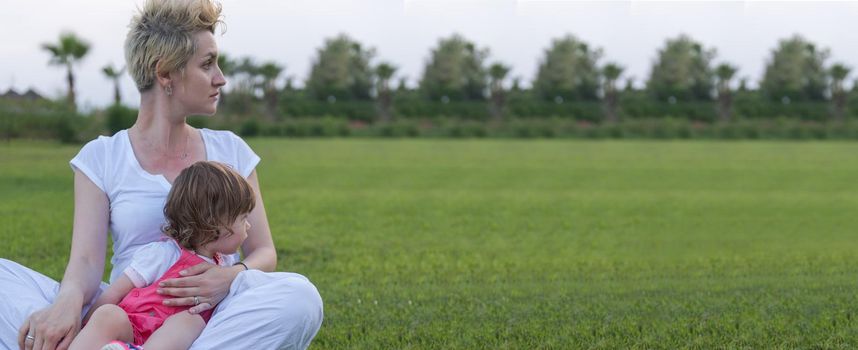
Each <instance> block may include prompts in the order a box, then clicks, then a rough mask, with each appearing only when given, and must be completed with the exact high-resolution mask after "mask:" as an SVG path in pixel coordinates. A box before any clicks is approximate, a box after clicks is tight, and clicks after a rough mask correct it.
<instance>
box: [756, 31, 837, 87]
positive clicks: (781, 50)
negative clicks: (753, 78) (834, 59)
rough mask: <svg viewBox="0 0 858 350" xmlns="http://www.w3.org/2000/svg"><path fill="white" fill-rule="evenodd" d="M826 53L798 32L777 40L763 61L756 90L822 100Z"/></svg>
mask: <svg viewBox="0 0 858 350" xmlns="http://www.w3.org/2000/svg"><path fill="white" fill-rule="evenodd" d="M828 56H829V53H828V50H825V49H822V50H820V49H818V48H817V47H816V45H814V44H813V43H810V42H808V41H807V40H805V39H804V38H802V37H801V36H799V35H795V36H793V37H792V38H789V39H785V40H781V41H780V43H779V44H778V47H777V48H776V49H774V50H773V51H772V58H771V59H770V60H769V62H768V63H767V64H766V70H765V73H764V74H763V80H762V82H761V83H760V90H762V92H763V93H764V94H765V95H766V96H768V97H769V98H771V99H773V100H781V99H783V98H784V97H786V98H789V99H790V100H794V101H823V100H824V99H825V90H826V88H827V86H826V85H827V84H826V71H825V68H824V65H825V60H826V59H827V58H828Z"/></svg>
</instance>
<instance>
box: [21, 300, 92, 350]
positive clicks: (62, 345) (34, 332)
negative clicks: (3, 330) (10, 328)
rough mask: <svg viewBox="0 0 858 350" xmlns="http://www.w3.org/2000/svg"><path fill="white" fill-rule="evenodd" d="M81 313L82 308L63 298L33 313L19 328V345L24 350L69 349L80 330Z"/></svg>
mask: <svg viewBox="0 0 858 350" xmlns="http://www.w3.org/2000/svg"><path fill="white" fill-rule="evenodd" d="M80 314H81V308H75V307H74V306H70V305H66V304H65V303H63V302H62V301H61V300H58V301H57V302H56V303H54V304H53V305H51V306H49V307H47V308H44V309H42V310H39V311H36V312H34V313H32V314H31V315H30V317H29V318H27V320H26V321H24V324H23V325H21V328H20V329H19V330H18V346H19V347H21V349H22V350H31V349H35V350H55V349H56V350H66V349H68V347H69V345H70V344H71V342H72V340H73V339H74V337H75V336H76V335H77V333H78V332H80ZM30 337H32V338H30Z"/></svg>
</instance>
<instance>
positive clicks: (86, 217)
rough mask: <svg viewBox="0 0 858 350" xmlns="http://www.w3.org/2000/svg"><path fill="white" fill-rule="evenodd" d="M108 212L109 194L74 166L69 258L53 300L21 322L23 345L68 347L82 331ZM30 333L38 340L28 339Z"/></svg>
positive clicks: (97, 277) (100, 269) (99, 270)
mask: <svg viewBox="0 0 858 350" xmlns="http://www.w3.org/2000/svg"><path fill="white" fill-rule="evenodd" d="M109 216H110V212H109V200H108V199H107V195H105V194H104V192H102V191H101V189H99V188H98V187H97V186H96V185H95V184H94V183H93V182H92V181H91V180H90V179H89V178H88V177H87V176H86V175H84V174H83V173H81V172H80V171H77V170H75V175H74V225H73V228H72V245H71V253H70V255H69V262H68V265H66V271H65V274H64V275H63V280H62V282H61V284H60V291H59V293H58V294H57V297H56V299H54V303H53V304H52V305H51V306H49V307H47V308H45V309H42V310H39V311H37V312H34V313H33V314H31V315H30V317H29V318H28V319H27V320H26V321H24V324H23V325H21V328H20V329H19V333H18V343H19V345H20V346H21V348H22V349H46V350H53V349H56V348H60V349H65V348H67V347H68V345H69V344H70V343H71V341H72V339H73V338H74V336H75V335H77V332H79V331H80V321H81V319H80V316H81V311H82V310H83V306H84V305H85V304H86V303H87V302H88V301H89V300H91V299H92V298H93V297H94V296H95V293H96V291H97V290H98V287H99V285H100V282H101V277H102V275H103V274H104V258H105V255H106V254H107V225H108V218H109ZM31 329H32V330H33V331H31ZM28 334H29V335H31V336H33V337H35V340H33V341H30V340H28V339H25V337H26V336H27V335H28ZM25 340H26V341H25Z"/></svg>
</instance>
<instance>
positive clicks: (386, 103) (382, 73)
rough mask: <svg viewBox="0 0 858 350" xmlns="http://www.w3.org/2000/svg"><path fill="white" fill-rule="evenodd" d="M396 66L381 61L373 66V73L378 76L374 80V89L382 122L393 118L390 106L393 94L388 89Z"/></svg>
mask: <svg viewBox="0 0 858 350" xmlns="http://www.w3.org/2000/svg"><path fill="white" fill-rule="evenodd" d="M396 69H397V67H396V66H394V65H392V64H390V63H387V62H382V63H379V64H378V65H377V66H375V74H376V76H377V77H378V81H377V82H376V91H377V92H378V103H379V107H380V113H379V116H380V117H381V121H382V122H389V121H391V120H392V119H393V116H392V113H391V106H392V105H393V96H392V93H391V91H390V79H392V78H393V75H394V74H395V73H396Z"/></svg>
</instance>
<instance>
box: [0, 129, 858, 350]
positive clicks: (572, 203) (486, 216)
mask: <svg viewBox="0 0 858 350" xmlns="http://www.w3.org/2000/svg"><path fill="white" fill-rule="evenodd" d="M249 143H250V144H251V146H252V147H254V149H255V150H256V151H257V152H258V153H259V154H260V156H262V158H263V162H262V163H261V164H260V166H259V168H258V170H259V176H260V180H261V183H262V187H263V191H264V192H263V195H264V198H265V201H266V207H267V209H268V215H269V220H270V221H271V226H272V229H273V234H274V238H275V241H276V244H277V247H278V252H279V257H280V260H279V269H280V270H289V271H295V272H299V273H302V274H304V275H306V276H308V277H309V278H310V279H311V280H312V281H313V282H314V283H315V284H316V286H317V287H318V289H319V291H320V293H321V294H322V297H323V299H324V300H325V323H324V325H323V326H322V329H321V331H320V332H319V335H318V337H317V338H316V341H315V342H314V345H313V347H312V348H315V349H341V348H353V349H382V348H389V349H410V348H414V349H420V348H438V349H441V348H444V349H446V348H466V349H471V348H491V349H496V348H501V349H502V348H509V349H531V348H546V349H549V348H551V349H568V348H647V349H649V348H664V349H673V348H752V349H757V348H805V349H807V348H855V347H858V320H856V318H858V310H856V307H858V294H856V290H858V288H856V287H858V234H856V228H858V161H856V160H858V158H856V157H858V144H855V143H834V142H830V143H810V142H807V143H769V142H732V143H729V142H723V143H722V142H618V141H606V142H583V141H560V140H557V141H508V140H491V141H490V140H475V141H450V140H444V141H438V140H301V141H287V140H272V139H251V140H249ZM78 147H79V146H59V145H56V144H51V143H36V142H22V141H13V142H12V143H11V144H3V145H0V199H2V200H0V241H2V242H3V244H2V245H0V257H5V258H9V259H12V260H15V261H18V262H21V263H23V264H25V265H28V266H31V267H33V268H35V269H37V270H39V271H43V272H46V273H47V274H49V275H51V276H53V277H59V276H61V273H62V270H63V267H64V263H65V259H66V257H67V255H68V247H69V237H70V227H71V218H72V177H71V174H72V173H71V170H70V168H69V167H68V165H67V164H68V163H67V161H68V160H69V159H70V158H71V157H72V156H73V155H74V154H75V153H76V152H77V149H78Z"/></svg>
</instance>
